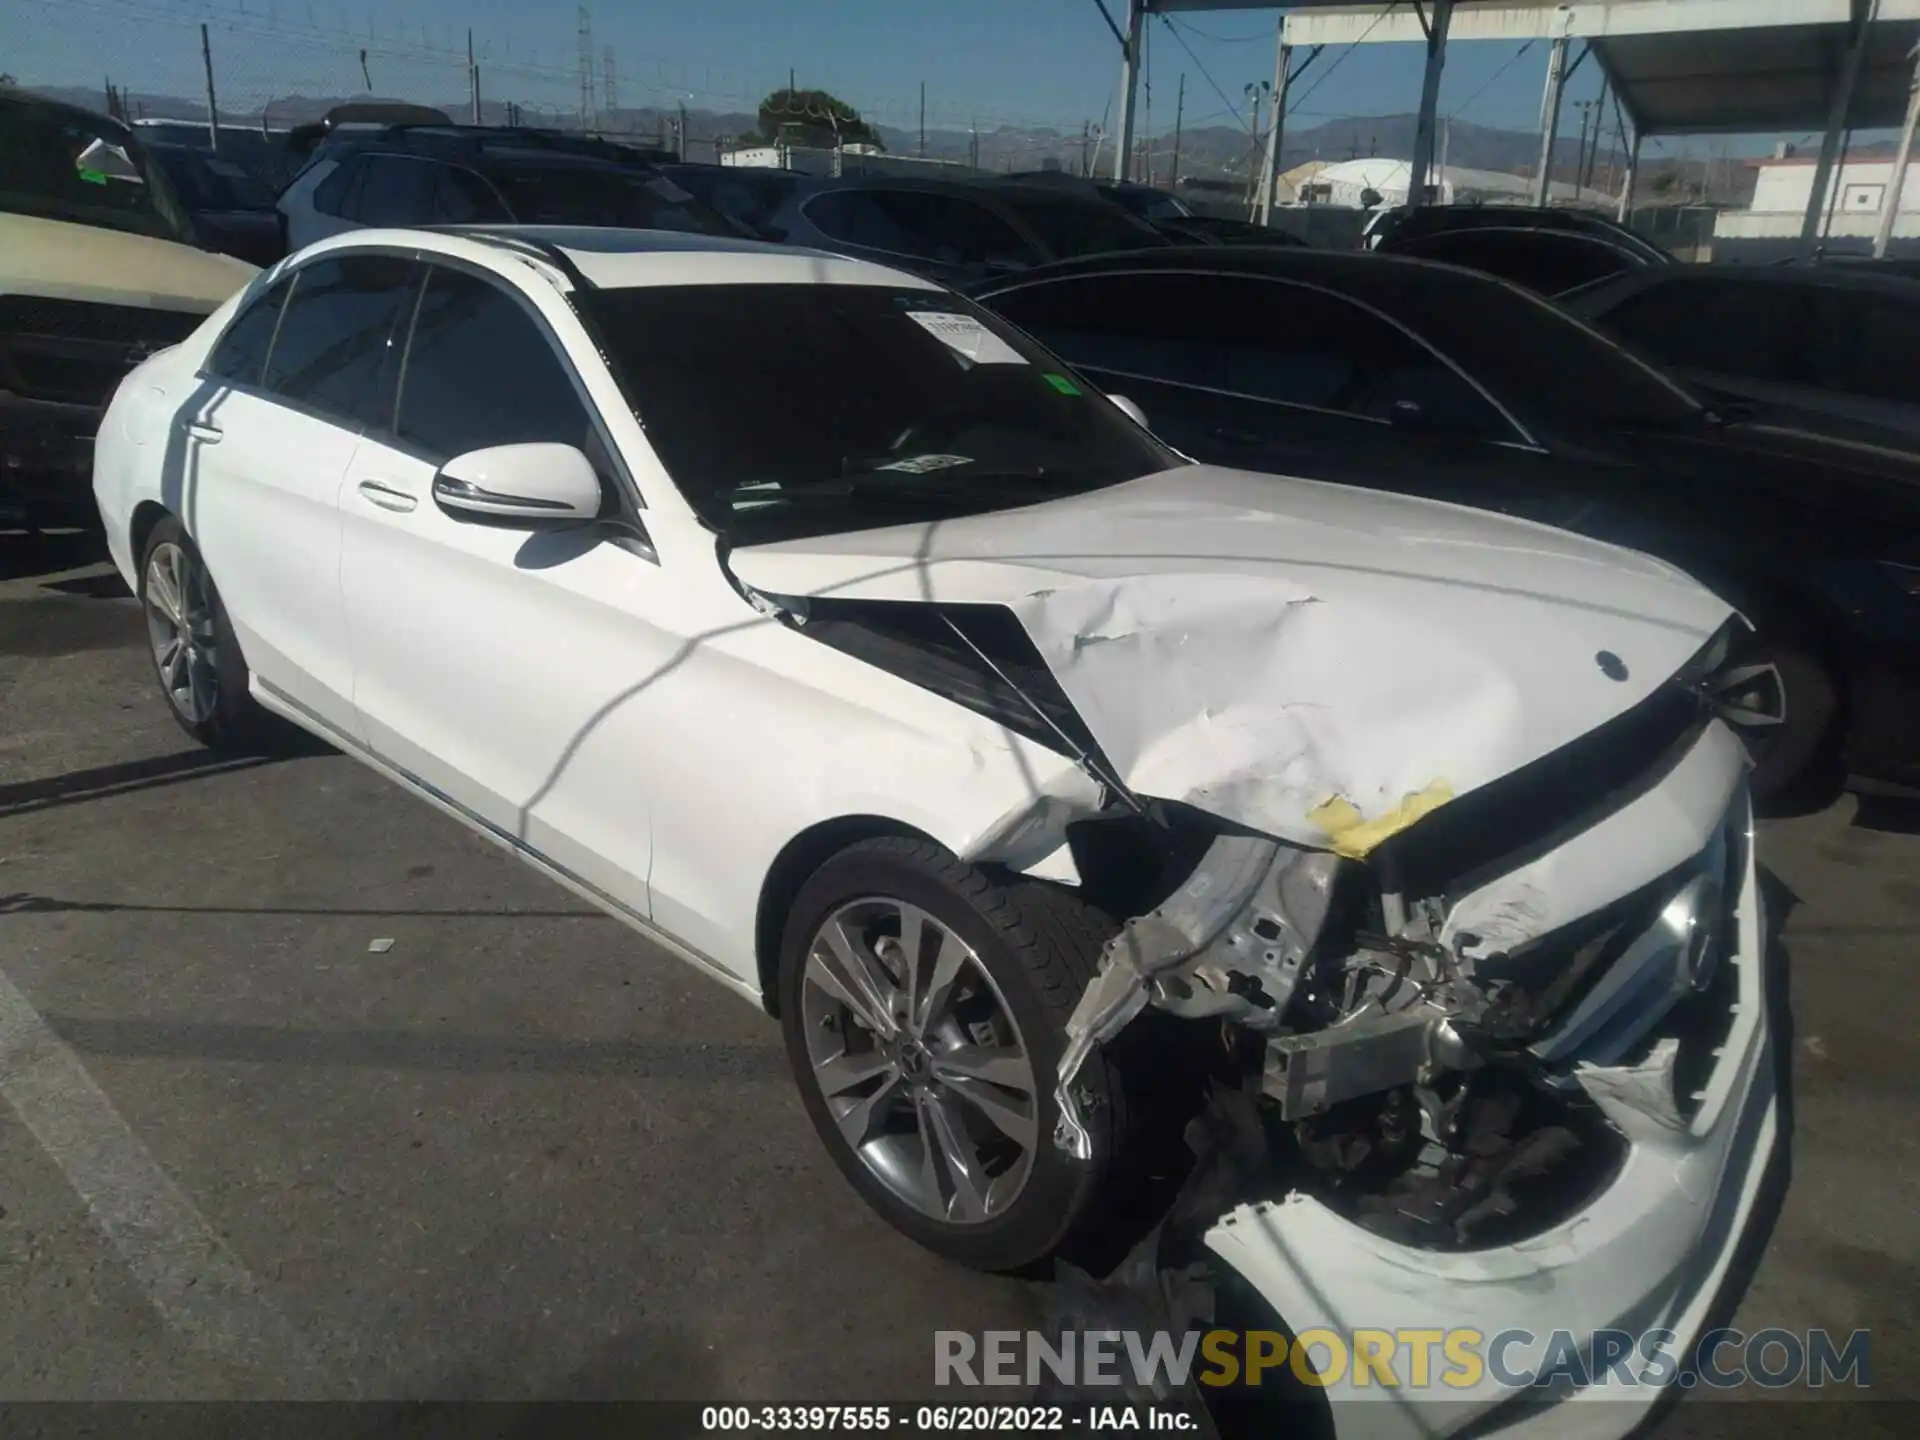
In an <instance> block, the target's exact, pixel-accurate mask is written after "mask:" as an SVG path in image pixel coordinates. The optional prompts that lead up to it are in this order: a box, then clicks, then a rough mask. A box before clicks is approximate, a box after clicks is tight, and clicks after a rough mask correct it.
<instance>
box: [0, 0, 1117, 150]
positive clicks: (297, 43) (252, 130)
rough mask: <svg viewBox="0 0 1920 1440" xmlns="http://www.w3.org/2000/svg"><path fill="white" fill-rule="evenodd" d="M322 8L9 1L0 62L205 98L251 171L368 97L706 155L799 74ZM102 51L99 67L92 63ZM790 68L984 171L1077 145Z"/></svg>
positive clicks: (272, 2)
mask: <svg viewBox="0 0 1920 1440" xmlns="http://www.w3.org/2000/svg"><path fill="white" fill-rule="evenodd" d="M323 12H324V13H325V14H326V15H332V16H337V15H338V13H339V12H337V11H333V10H331V9H330V7H326V6H319V7H310V6H307V5H305V4H302V3H299V0H12V3H11V5H10V6H8V7H7V13H6V14H5V15H4V16H3V17H0V71H5V72H8V73H10V74H11V75H12V76H13V77H14V78H15V79H16V80H17V81H18V83H20V84H22V85H25V86H28V87H31V88H35V89H39V90H42V91H45V92H48V93H52V94H54V95H56V96H57V97H58V98H61V99H67V100H75V101H78V102H80V103H83V104H89V105H92V106H94V107H96V108H104V109H112V110H115V111H117V112H119V113H121V114H123V115H124V116H125V118H127V119H130V120H136V121H146V122H149V123H150V124H163V125H164V128H165V130H166V131H167V133H168V134H169V137H170V138H177V139H184V140H188V141H189V142H190V143H201V142H200V141H199V140H197V139H195V138H194V137H195V136H196V135H210V134H211V133H212V132H210V131H208V130H207V128H206V127H207V121H208V111H209V105H210V104H211V107H212V109H213V110H214V111H215V112H217V114H218V117H219V122H220V128H219V130H218V132H217V134H218V137H219V138H218V140H217V141H215V142H214V143H216V144H219V145H220V146H221V147H222V148H225V149H227V150H229V151H231V152H233V154H234V156H235V158H237V159H240V160H241V161H242V162H243V163H247V164H249V165H251V166H253V167H254V168H256V169H261V170H263V171H271V170H272V169H273V168H274V166H275V157H274V156H273V155H272V154H271V153H270V152H271V151H272V149H273V141H274V139H275V137H276V136H277V135H278V134H279V133H280V132H284V131H286V130H288V129H290V128H292V127H293V126H295V125H300V124H304V123H307V122H310V121H313V120H316V119H318V118H320V117H321V116H322V115H324V114H325V113H326V111H327V110H328V109H330V108H331V107H332V106H334V105H337V104H341V103H343V102H346V101H350V100H366V99H380V100H398V101H406V102H409V103H412V104H419V105H426V106H431V107H433V108H435V109H438V110H440V111H442V112H443V113H445V114H446V115H447V116H448V118H449V119H452V120H456V121H460V122H463V123H466V122H470V121H473V120H475V119H477V120H479V122H480V123H483V124H489V125H506V124H517V125H532V126H542V127H548V128H557V129H567V130H579V129H584V130H591V131H596V132H599V133H603V134H609V135H615V136H622V137H632V138H635V139H638V140H640V141H642V142H644V143H650V144H655V145H659V146H661V147H662V148H671V149H675V150H678V151H680V152H681V153H684V154H685V156H686V158H687V159H689V160H700V161H709V162H711V161H717V160H718V159H719V157H720V155H721V154H722V153H723V152H724V151H725V150H727V149H728V148H731V147H732V146H733V145H735V144H738V143H748V142H750V141H752V140H753V139H755V138H756V136H757V133H758V130H759V114H758V111H759V106H760V103H761V101H762V100H763V99H764V98H766V97H767V96H769V95H770V94H772V93H773V92H775V91H778V90H783V89H786V88H787V87H788V86H789V85H790V84H792V83H794V79H795V77H793V76H792V75H791V73H790V72H787V71H785V70H782V71H780V72H778V73H772V74H768V73H761V72H760V71H758V70H754V69H749V68H733V67H727V66H716V65H706V64H697V63H691V64H690V63H678V62H674V61H668V60H658V59H650V58H649V59H638V58H626V59H623V58H622V57H621V56H619V55H618V54H617V53H616V52H615V51H614V49H613V48H612V47H608V46H599V47H596V46H595V45H594V44H593V42H592V39H591V34H590V29H589V27H590V17H587V16H585V15H584V13H583V12H582V11H580V10H578V9H576V8H574V7H570V6H552V7H548V8H544V9H543V10H542V11H541V12H540V13H541V14H542V16H543V18H544V17H550V19H546V20H545V23H546V24H547V26H548V28H549V29H550V31H551V34H550V36H549V37H548V38H546V39H545V40H544V42H543V43H542V44H541V46H540V47H539V48H538V50H537V52H530V51H529V50H528V48H527V47H526V46H525V45H524V44H523V45H522V46H521V47H520V48H519V49H516V48H515V47H514V46H512V45H510V44H508V43H506V42H505V41H504V40H503V41H498V42H496V41H495V40H494V39H493V38H492V37H489V36H488V35H486V34H485V33H483V32H482V31H478V30H476V31H474V32H472V34H471V37H469V34H468V32H466V31H465V30H464V29H462V30H458V31H456V30H454V29H452V28H450V27H445V26H441V27H428V28H426V29H420V28H417V27H405V28H403V27H400V26H398V25H397V24H395V23H394V22H392V21H387V20H380V19H375V20H372V21H370V22H366V23H365V24H364V25H361V26H353V27H348V26H344V25H342V23H341V22H340V21H339V20H338V19H337V18H336V19H332V20H328V19H325V18H316V17H317V16H321V15H322V14H323ZM583 19H584V20H585V21H586V23H585V24H583V23H582V21H583ZM103 42H104V43H103ZM470 46H471V49H469V47H470ZM469 56H471V60H470V59H469ZM95 57H102V58H98V59H96V58H95ZM101 67H104V70H105V73H102V74H101V75H100V76H99V78H98V80H95V79H94V77H93V75H92V74H91V73H90V72H92V71H94V70H95V69H96V68H101ZM798 83H799V85H800V87H801V88H802V89H807V88H818V89H821V90H825V91H828V92H831V93H832V94H834V95H836V96H838V97H840V98H841V99H842V100H844V101H846V102H848V103H849V104H851V105H853V106H854V107H855V108H856V109H857V110H858V111H859V112H860V117H861V119H862V120H864V121H865V122H866V123H867V124H868V125H871V126H874V127H876V128H877V129H879V130H881V131H883V132H884V135H883V138H884V140H885V142H886V146H887V148H888V149H889V150H891V151H893V152H894V153H907V154H912V153H915V152H916V151H917V150H918V148H919V145H920V136H921V135H922V134H923V133H924V134H925V135H927V137H928V142H927V152H928V153H929V154H938V155H940V156H942V157H944V158H948V159H959V160H964V161H968V162H971V164H972V165H973V166H974V167H975V168H978V169H983V170H996V171H997V170H1017V169H1033V168H1039V167H1040V166H1041V165H1042V164H1043V163H1044V162H1046V161H1049V160H1051V161H1054V162H1058V163H1065V164H1067V165H1068V166H1069V168H1077V164H1078V162H1079V160H1080V158H1081V155H1082V152H1083V149H1084V146H1083V140H1082V134H1081V131H1082V123H1081V122H1080V121H1079V120H1073V121H1066V120H1063V119H1059V118H1055V119H1053V120H1052V121H1049V120H1048V119H1047V118H1046V117H1041V116H1035V115H1014V114H1008V113H1005V112H1001V111H993V110H982V109H976V108H974V107H972V106H970V105H968V104H966V103H964V102H955V101H953V100H951V99H946V100H942V99H940V98H939V97H925V96H923V95H921V94H920V93H918V89H917V87H915V93H912V94H895V95H876V94H863V93H861V92H860V90H859V87H857V86H854V87H842V86H841V85H838V84H836V83H835V77H834V76H833V75H832V74H831V73H824V74H814V73H808V74H806V75H804V76H801V77H798ZM795 118H796V119H798V120H801V121H806V122H815V123H819V124H830V123H831V120H832V119H833V118H834V117H830V116H829V115H828V114H827V113H826V112H825V111H824V110H822V111H821V112H820V113H819V114H817V115H816V114H813V113H811V111H808V112H807V113H804V114H800V115H797V116H796V117H795ZM263 178H266V179H269V180H279V179H284V178H285V177H284V175H275V174H270V173H268V174H263Z"/></svg>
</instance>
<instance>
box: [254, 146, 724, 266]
mask: <svg viewBox="0 0 1920 1440" xmlns="http://www.w3.org/2000/svg"><path fill="white" fill-rule="evenodd" d="M277 208H278V210H279V212H280V217H281V223H282V227H283V229H284V232H285V238H286V242H287V248H288V249H289V250H297V249H299V248H300V247H302V246H304V245H308V244H311V243H312V242H313V241H315V240H318V239H322V238H324V237H325V236H328V235H335V234H338V233H340V232H341V231H343V230H354V229H360V228H363V227H367V226H375V225H381V226H385V225H487V224H505V223H518V224H533V225H608V226H618V227H621V228H627V229H641V230H683V231H691V232H694V233H697V234H703V235H729V236H737V235H741V234H743V233H745V232H744V229H743V227H741V226H739V225H737V224H735V223H734V222H732V221H730V220H728V219H727V218H726V217H725V216H723V215H721V214H720V213H719V212H718V211H716V210H714V209H713V208H712V207H711V206H708V205H705V204H703V203H701V202H700V201H699V200H697V199H695V198H694V197H693V196H692V195H690V194H688V193H687V191H685V190H684V189H682V188H681V187H680V186H678V185H676V184H674V183H673V181H671V180H670V179H668V178H667V177H666V176H665V175H663V174H662V173H661V172H660V170H659V169H658V167H656V166H655V165H653V164H651V163H650V162H649V161H648V159H647V158H646V152H643V151H641V150H640V149H638V148H637V147H632V146H625V145H621V144H619V143H617V142H615V141H610V140H601V139H596V138H594V137H591V136H584V135H566V134H562V133H560V132H557V131H550V130H527V129H517V128H513V129H509V128H497V129H496V128H489V127H483V126H465V125H424V124H423V125H396V126H391V127H389V128H387V129H384V130H375V131H371V132H364V131H363V132H355V131H351V130H340V131H336V132H335V133H334V134H332V135H330V136H329V137H328V138H327V139H326V140H325V141H324V142H322V143H321V144H320V145H319V147H318V148H317V149H316V150H315V151H314V152H313V157H312V159H311V160H310V161H309V163H308V164H307V166H306V168H305V169H304V170H302V171H301V172H300V174H299V175H297V176H296V177H295V178H294V180H293V182H292V183H291V184H289V185H288V186H287V188H286V189H285V190H283V191H282V192H281V193H280V198H279V200H278V202H277Z"/></svg>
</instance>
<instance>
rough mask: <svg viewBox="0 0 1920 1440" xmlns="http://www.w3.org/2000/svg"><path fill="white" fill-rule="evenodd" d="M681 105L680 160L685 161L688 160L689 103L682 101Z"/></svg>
mask: <svg viewBox="0 0 1920 1440" xmlns="http://www.w3.org/2000/svg"><path fill="white" fill-rule="evenodd" d="M679 105H680V132H679V139H680V158H681V159H682V160H685V159H686V158H687V102H686V101H684V100H682V101H680V102H679ZM715 158H716V159H717V158H718V157H717V156H716V157H715Z"/></svg>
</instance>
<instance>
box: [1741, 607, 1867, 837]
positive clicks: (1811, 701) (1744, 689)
mask: <svg viewBox="0 0 1920 1440" xmlns="http://www.w3.org/2000/svg"><path fill="white" fill-rule="evenodd" d="M1726 677H1727V678H1726V679H1725V680H1724V681H1723V683H1722V688H1721V689H1720V690H1719V691H1717V692H1716V694H1715V696H1714V699H1715V701H1716V704H1717V706H1718V707H1719V709H1720V714H1721V716H1722V718H1723V719H1725V720H1726V721H1727V723H1728V725H1730V726H1731V727H1732V728H1733V730H1734V732H1735V733H1736V734H1738V735H1739V736H1740V739H1741V741H1742V742H1743V743H1744V744H1745V745H1746V747H1747V754H1748V756H1749V757H1750V758H1751V759H1752V761H1753V776H1752V780H1751V782H1750V783H1751V785H1752V789H1753V798H1754V800H1755V801H1756V802H1763V803H1764V802H1768V801H1778V800H1781V799H1783V798H1784V797H1787V796H1789V795H1792V794H1793V793H1794V792H1795V791H1797V790H1798V789H1799V788H1800V786H1801V785H1802V784H1803V783H1804V782H1805V781H1806V780H1807V778H1808V777H1809V775H1811V774H1812V773H1814V772H1815V770H1816V769H1817V767H1818V765H1819V763H1820V762H1821V761H1822V760H1823V759H1824V758H1825V757H1826V756H1827V755H1828V753H1829V751H1830V749H1831V746H1832V741H1833V735H1834V728H1835V724H1836V722H1837V720H1838V719H1839V713H1840V696H1839V687H1838V686H1837V685H1836V684H1835V683H1834V679H1833V676H1832V675H1831V674H1830V673H1829V671H1828V669H1827V665H1826V663H1825V662H1824V660H1823V659H1822V658H1821V655H1820V651H1819V649H1818V647H1817V646H1816V645H1815V644H1814V642H1813V641H1812V640H1811V639H1810V638H1808V637H1807V636H1806V635H1804V634H1802V633H1801V632H1799V631H1798V630H1796V629H1795V628H1793V627H1791V626H1789V625H1786V624H1784V623H1780V622H1777V621H1776V622H1774V623H1767V622H1764V621H1762V622H1760V627H1759V629H1758V630H1757V631H1756V632H1754V633H1752V634H1750V635H1749V636H1748V637H1747V638H1746V640H1745V642H1744V643H1743V644H1742V645H1741V646H1740V648H1739V651H1738V652H1737V653H1736V655H1735V659H1734V662H1733V664H1732V665H1731V666H1730V667H1729V668H1728V670H1727V672H1726Z"/></svg>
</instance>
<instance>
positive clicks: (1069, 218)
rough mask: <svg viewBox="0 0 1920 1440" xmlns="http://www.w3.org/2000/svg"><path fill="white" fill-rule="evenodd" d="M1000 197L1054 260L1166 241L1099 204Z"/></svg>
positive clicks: (1043, 197)
mask: <svg viewBox="0 0 1920 1440" xmlns="http://www.w3.org/2000/svg"><path fill="white" fill-rule="evenodd" d="M1012 188H1013V187H1012V186H1008V187H1007V189H1006V190H1003V191H1002V192H1001V194H1000V200H1001V203H1002V204H1004V205H1005V206H1006V207H1007V209H1009V210H1011V211H1012V212H1013V214H1014V218H1016V219H1017V220H1019V221H1020V223H1021V224H1023V225H1025V226H1026V227H1027V228H1028V229H1029V230H1031V231H1032V232H1033V233H1034V234H1035V235H1036V236H1037V237H1039V240H1040V243H1041V244H1042V245H1044V246H1046V247H1047V249H1048V250H1049V251H1051V252H1052V253H1053V255H1054V257H1055V258H1056V259H1060V260H1065V259H1069V258H1071V257H1073V256H1076V255H1101V254H1105V253H1106V252H1108V251H1110V250H1139V249H1142V248H1144V247H1146V246H1149V245H1164V244H1166V243H1167V242H1166V240H1165V239H1164V238H1163V237H1162V236H1161V235H1160V233H1159V232H1158V231H1156V230H1150V229H1148V228H1147V227H1146V226H1145V225H1143V224H1141V222H1140V221H1138V220H1136V219H1134V218H1133V217H1132V216H1131V215H1129V214H1127V213H1126V211H1124V210H1121V209H1120V208H1118V207H1117V206H1113V205H1109V204H1107V203H1106V202H1105V201H1104V200H1102V201H1076V200H1063V199H1059V198H1057V197H1055V196H1052V195H1018V194H1009V193H1008V191H1011V190H1012Z"/></svg>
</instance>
